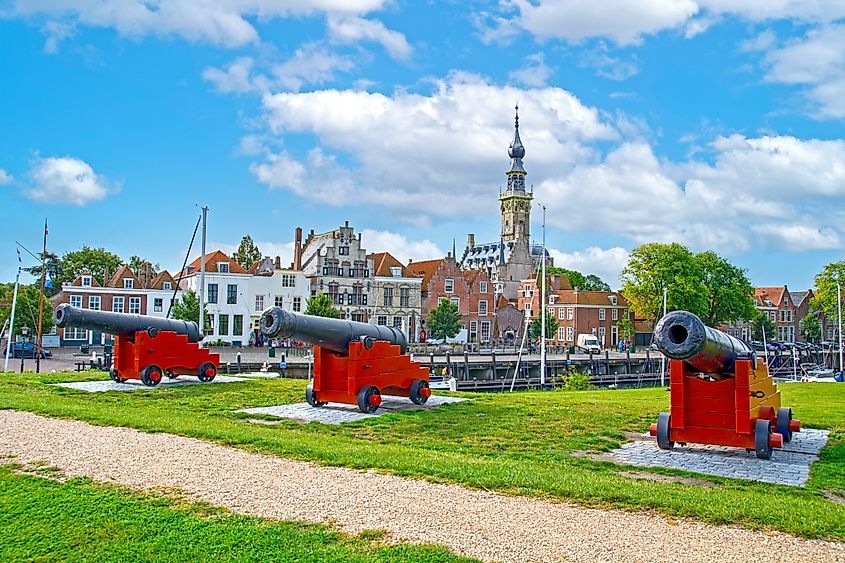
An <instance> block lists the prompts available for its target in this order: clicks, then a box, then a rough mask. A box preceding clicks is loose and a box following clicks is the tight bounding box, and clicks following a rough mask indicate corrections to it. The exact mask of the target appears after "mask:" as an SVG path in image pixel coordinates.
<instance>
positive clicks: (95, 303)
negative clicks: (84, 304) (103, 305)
mask: <svg viewBox="0 0 845 563" xmlns="http://www.w3.org/2000/svg"><path fill="white" fill-rule="evenodd" d="M88 308H89V309H91V310H92V311H99V310H100V296H99V295H89V296H88Z"/></svg>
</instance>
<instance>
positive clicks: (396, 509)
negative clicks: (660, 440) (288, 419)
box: [0, 411, 845, 563]
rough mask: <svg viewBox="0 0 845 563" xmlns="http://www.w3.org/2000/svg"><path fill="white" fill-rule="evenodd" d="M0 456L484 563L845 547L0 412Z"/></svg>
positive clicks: (798, 557)
mask: <svg viewBox="0 0 845 563" xmlns="http://www.w3.org/2000/svg"><path fill="white" fill-rule="evenodd" d="M0 454H12V455H15V456H17V460H18V461H19V462H23V463H29V462H35V461H45V462H47V463H49V464H50V465H54V466H57V467H60V468H61V469H62V470H63V471H64V472H65V473H66V474H68V475H70V476H77V475H86V476H89V477H91V478H93V479H95V480H98V481H106V482H112V483H117V484H120V485H124V486H129V487H137V488H144V487H151V486H158V487H172V488H175V489H181V490H182V491H184V492H185V493H187V494H189V495H191V496H193V497H194V498H197V499H200V500H203V501H206V502H209V503H211V504H215V505H220V506H224V507H227V508H229V509H231V510H233V511H235V512H240V513H244V514H253V515H259V516H264V517H269V518H280V519H284V520H292V519H293V520H305V521H310V522H329V523H333V524H335V525H336V526H338V527H340V528H341V529H343V530H345V531H347V532H353V533H354V532H359V531H361V530H387V531H388V532H389V533H390V534H392V537H393V538H394V539H397V540H402V541H410V542H416V543H422V542H432V543H439V544H443V545H446V546H448V547H449V548H451V549H452V550H454V551H455V552H458V553H461V554H464V555H468V556H472V557H477V558H480V559H483V560H486V561H514V562H516V561H520V562H522V561H565V560H576V561H596V560H601V561H625V562H631V561H677V560H679V559H684V560H686V561H755V562H760V561H776V562H778V563H780V562H782V561H815V562H818V561H845V545H843V544H835V543H828V542H822V541H814V540H804V539H799V538H795V537H792V536H788V535H785V534H779V533H764V532H755V531H750V530H744V529H739V528H732V527H718V526H711V525H708V524H702V523H699V522H694V521H690V520H684V519H679V520H673V519H667V518H664V517H661V516H658V515H655V514H651V513H645V512H625V511H621V510H599V509H590V508H583V507H580V506H574V505H570V504H565V503H554V502H548V501H544V500H540V499H536V498H528V497H518V496H506V495H500V494H495V493H491V492H487V491H480V490H471V489H466V488H464V487H460V486H457V485H439V484H433V483H428V482H425V481H419V480H414V479H407V478H402V477H396V476H392V475H382V474H378V473H375V472H359V471H354V470H351V469H345V468H338V467H321V466H317V465H315V464H311V463H306V462H301V461H293V460H288V459H281V458H277V457H274V456H270V455H262V454H255V453H249V452H246V451H244V450H239V449H234V448H229V447H226V446H221V445H217V444H212V443H208V442H203V441H200V440H195V439H191V438H185V437H181V436H174V435H170V434H161V433H159V434H146V433H143V432H139V431H136V430H132V429H128V428H121V427H103V426H94V425H91V424H87V423H85V422H79V421H74V420H61V419H52V418H45V417H41V416H37V415H34V414H30V413H24V412H16V411H0ZM152 475H155V479H154V480H153V479H151V476H152Z"/></svg>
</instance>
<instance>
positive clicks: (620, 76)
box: [578, 42, 640, 80]
mask: <svg viewBox="0 0 845 563" xmlns="http://www.w3.org/2000/svg"><path fill="white" fill-rule="evenodd" d="M608 51H609V49H608V47H607V45H605V44H604V42H600V43H599V44H598V46H596V47H595V48H594V49H591V50H587V51H582V52H581V53H580V54H579V55H578V66H580V67H592V68H594V69H595V71H596V74H597V75H599V76H601V77H603V78H608V79H610V80H627V79H628V78H631V77H632V76H634V75H635V74H637V73H638V72H639V71H640V68H639V65H638V64H637V59H636V56H632V58H631V60H627V61H626V60H623V59H621V58H619V57H614V56H611V55H609V54H608Z"/></svg>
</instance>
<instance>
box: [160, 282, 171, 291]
mask: <svg viewBox="0 0 845 563" xmlns="http://www.w3.org/2000/svg"><path fill="white" fill-rule="evenodd" d="M161 288H162V289H166V290H171V289H173V284H172V283H170V282H162V283H161Z"/></svg>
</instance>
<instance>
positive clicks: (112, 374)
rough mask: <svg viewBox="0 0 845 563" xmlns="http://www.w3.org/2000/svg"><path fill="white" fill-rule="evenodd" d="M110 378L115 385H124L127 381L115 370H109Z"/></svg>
mask: <svg viewBox="0 0 845 563" xmlns="http://www.w3.org/2000/svg"><path fill="white" fill-rule="evenodd" d="M109 377H111V380H112V381H114V382H115V383H123V382H124V381H126V380H125V379H123V378H122V377H120V374H119V373H118V371H117V370H116V369H114V368H112V369H110V370H109Z"/></svg>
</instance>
